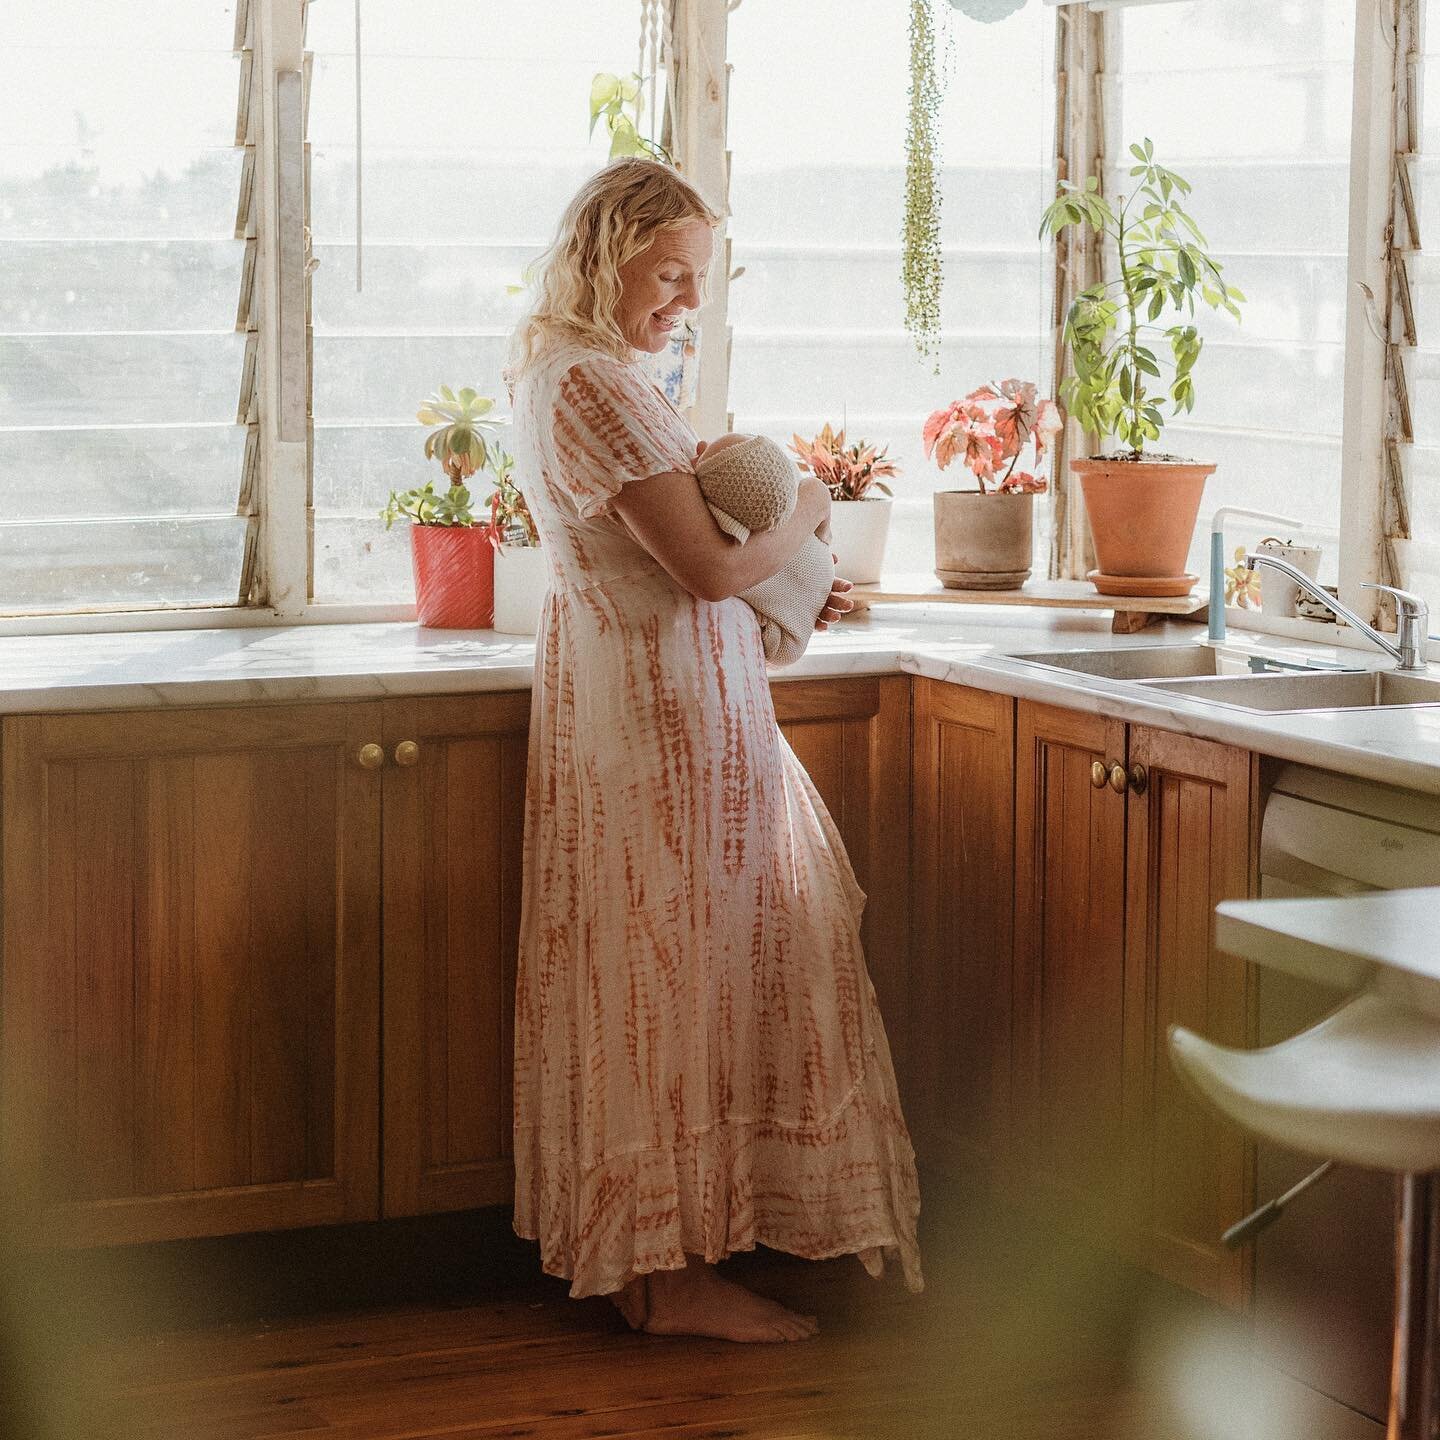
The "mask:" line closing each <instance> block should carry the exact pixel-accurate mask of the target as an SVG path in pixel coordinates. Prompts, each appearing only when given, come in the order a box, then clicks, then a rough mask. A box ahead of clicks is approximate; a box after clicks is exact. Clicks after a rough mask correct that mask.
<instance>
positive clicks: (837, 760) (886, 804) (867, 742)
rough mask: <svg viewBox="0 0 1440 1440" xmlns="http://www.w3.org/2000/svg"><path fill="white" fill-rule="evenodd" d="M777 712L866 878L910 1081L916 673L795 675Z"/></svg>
mask: <svg viewBox="0 0 1440 1440" xmlns="http://www.w3.org/2000/svg"><path fill="white" fill-rule="evenodd" d="M770 693H771V695H772V697H773V699H774V704H775V718H776V719H777V720H778V721H779V723H780V729H781V731H782V732H783V733H784V735H785V738H786V740H788V741H789V743H790V748H791V749H792V750H794V752H795V755H796V757H797V758H798V759H799V761H800V763H801V764H802V765H804V767H805V769H806V771H807V772H808V773H809V775H810V778H811V779H812V780H813V781H814V782H815V788H816V789H817V790H818V791H819V792H820V797H821V799H823V800H824V802H825V806H826V808H827V809H828V810H829V811H830V814H831V815H832V816H833V817H834V820H835V823H836V825H837V826H838V827H839V829H840V834H841V838H842V839H843V840H844V842H845V850H846V853H847V854H848V855H849V857H850V863H851V865H852V866H853V867H854V870H855V878H856V880H857V881H858V882H859V884H860V888H861V889H862V890H864V891H865V892H866V902H865V913H864V915H863V916H862V917H861V926H860V935H861V939H862V941H863V942H864V945H865V963H866V968H867V969H868V970H869V972H870V978H871V980H872V981H873V982H874V984H875V994H876V996H877V997H878V999H879V1002H880V1009H881V1013H882V1014H883V1015H884V1017H885V1032H886V1036H887V1038H888V1039H889V1041H890V1048H891V1052H892V1055H893V1057H894V1060H895V1069H896V1074H897V1080H898V1083H899V1085H900V1087H901V1093H902V1098H903V1096H904V1094H905V1092H906V1090H907V1074H906V1068H907V1059H908V1057H907V1055H906V1027H907V1023H908V1002H907V992H908V981H907V975H906V972H907V969H908V954H909V941H910V914H909V884H908V876H909V873H910V794H909V778H910V764H909V753H910V677H909V676H908V675H866V676H863V677H860V678H855V679H850V678H845V679H835V680H787V681H780V682H778V683H776V684H774V685H773V686H772V687H771V692H770Z"/></svg>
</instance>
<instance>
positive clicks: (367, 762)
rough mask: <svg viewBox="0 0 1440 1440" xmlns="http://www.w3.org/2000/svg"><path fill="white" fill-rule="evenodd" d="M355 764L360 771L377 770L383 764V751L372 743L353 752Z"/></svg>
mask: <svg viewBox="0 0 1440 1440" xmlns="http://www.w3.org/2000/svg"><path fill="white" fill-rule="evenodd" d="M355 763H356V764H357V765H358V766H359V767H360V768H361V769H362V770H378V769H379V768H380V767H381V766H382V765H383V764H384V763H385V751H384V750H383V749H381V747H380V746H379V745H376V744H374V743H373V742H372V743H371V744H369V745H362V746H361V747H360V748H359V750H357V751H356V752H355Z"/></svg>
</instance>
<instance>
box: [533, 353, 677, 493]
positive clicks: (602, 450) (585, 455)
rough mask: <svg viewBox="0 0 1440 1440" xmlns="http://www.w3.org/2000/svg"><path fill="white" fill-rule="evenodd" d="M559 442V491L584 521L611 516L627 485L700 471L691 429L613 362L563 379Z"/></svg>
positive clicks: (579, 368) (589, 365)
mask: <svg viewBox="0 0 1440 1440" xmlns="http://www.w3.org/2000/svg"><path fill="white" fill-rule="evenodd" d="M554 440H555V458H556V462H557V465H558V468H559V480H560V483H561V485H562V487H563V488H564V489H565V490H566V491H567V492H568V493H569V495H570V497H571V499H573V500H574V502H575V508H576V509H577V510H578V511H579V513H580V518H581V519H582V520H591V519H594V518H595V517H596V516H600V515H606V514H608V513H610V508H611V506H610V502H611V501H612V500H613V499H614V498H615V496H616V495H618V494H619V493H620V487H621V486H622V485H624V484H625V482H626V481H628V480H645V479H648V478H649V477H650V476H651V475H664V474H667V473H669V472H671V471H682V472H684V473H686V474H693V473H694V470H695V438H694V435H693V433H692V432H691V430H690V427H689V426H688V425H687V424H686V423H685V422H684V420H683V419H681V417H680V415H679V414H678V413H677V412H676V411H675V410H674V408H673V407H672V406H671V405H670V403H669V402H668V401H667V400H666V399H665V397H664V396H663V395H662V394H661V393H660V392H659V391H658V390H657V389H656V388H655V387H654V386H653V385H652V384H650V382H649V381H648V380H646V379H645V377H644V376H643V375H642V374H641V373H640V372H639V371H638V370H637V369H636V368H635V367H634V366H633V365H626V364H625V363H624V362H623V361H620V360H612V359H610V358H609V357H607V356H599V355H597V356H591V357H588V358H586V359H584V360H581V361H579V362H577V363H576V364H574V365H572V366H571V367H570V368H569V369H568V370H567V371H566V372H565V374H564V375H562V376H561V377H560V383H559V386H558V387H557V389H556V396H555V414H554Z"/></svg>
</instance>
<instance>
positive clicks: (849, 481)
mask: <svg viewBox="0 0 1440 1440" xmlns="http://www.w3.org/2000/svg"><path fill="white" fill-rule="evenodd" d="M790 449H791V450H792V451H794V453H795V455H796V456H797V457H798V458H799V461H800V468H801V469H802V470H805V471H808V472H809V473H810V474H811V475H814V476H815V477H816V479H818V480H823V481H824V482H825V484H826V485H827V486H828V487H829V490H830V498H831V499H832V500H844V501H851V500H856V501H863V502H864V503H863V504H856V505H851V504H844V505H835V506H832V507H831V510H830V548H831V550H832V552H833V553H834V555H835V569H836V572H837V573H838V574H840V575H843V576H844V577H845V578H846V579H847V580H852V581H854V582H855V584H857V585H868V584H871V583H873V582H874V581H876V580H878V579H879V578H880V565H881V562H882V561H883V560H884V558H885V537H886V536H887V535H888V534H889V533H890V506H891V500H890V499H889V498H886V499H884V500H882V499H881V498H880V497H879V496H878V495H871V494H869V493H867V492H869V491H870V490H883V491H884V492H885V494H886V496H887V497H889V496H890V494H891V491H890V487H889V486H888V485H887V484H885V477H889V476H895V475H898V474H899V473H900V467H899V466H898V465H897V464H896V463H895V461H893V460H888V459H886V452H885V451H884V450H876V448H875V447H874V446H873V445H871V444H869V443H868V442H867V441H865V440H857V441H855V442H854V443H853V444H850V445H847V444H846V443H845V431H844V429H843V428H842V429H841V430H840V431H839V432H838V433H837V432H835V431H832V430H831V428H830V426H829V425H828V424H827V425H826V426H825V428H824V429H823V430H821V431H820V433H819V434H818V435H817V436H815V438H814V439H813V440H802V439H801V438H800V436H798V435H795V436H792V437H791V444H790Z"/></svg>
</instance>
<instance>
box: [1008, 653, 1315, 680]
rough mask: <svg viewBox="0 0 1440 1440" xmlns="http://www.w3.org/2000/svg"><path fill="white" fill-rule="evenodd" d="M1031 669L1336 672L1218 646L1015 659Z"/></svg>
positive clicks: (1154, 674) (1178, 674) (1163, 675)
mask: <svg viewBox="0 0 1440 1440" xmlns="http://www.w3.org/2000/svg"><path fill="white" fill-rule="evenodd" d="M1014 658H1015V659H1016V660H1025V661H1028V662H1029V663H1030V664H1031V665H1047V666H1049V667H1051V668H1052V669H1056V670H1068V671H1070V672H1072V673H1074V674H1080V675H1095V676H1100V677H1103V678H1104V679H1106V680H1183V679H1187V678H1189V677H1192V676H1234V677H1237V678H1239V677H1242V676H1248V675H1250V674H1251V673H1252V672H1253V671H1254V669H1255V667H1256V665H1257V664H1259V665H1263V666H1265V667H1266V669H1269V668H1271V667H1272V666H1273V667H1275V668H1283V669H1285V670H1286V671H1289V670H1310V669H1317V670H1319V669H1323V670H1326V671H1331V670H1335V669H1337V668H1338V667H1336V666H1333V665H1316V666H1304V665H1300V664H1298V663H1297V664H1295V665H1289V664H1287V663H1286V662H1283V661H1270V660H1267V659H1263V658H1261V657H1257V656H1254V655H1253V654H1252V652H1250V651H1246V650H1232V649H1227V648H1225V647H1223V646H1215V645H1188V644H1187V645H1137V646H1135V647H1133V648H1131V649H1124V650H1046V651H1039V652H1035V653H1031V654H1028V655H1016V656H1015V657H1014Z"/></svg>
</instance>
